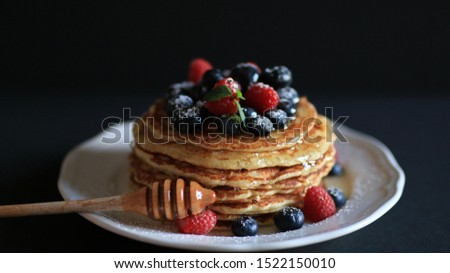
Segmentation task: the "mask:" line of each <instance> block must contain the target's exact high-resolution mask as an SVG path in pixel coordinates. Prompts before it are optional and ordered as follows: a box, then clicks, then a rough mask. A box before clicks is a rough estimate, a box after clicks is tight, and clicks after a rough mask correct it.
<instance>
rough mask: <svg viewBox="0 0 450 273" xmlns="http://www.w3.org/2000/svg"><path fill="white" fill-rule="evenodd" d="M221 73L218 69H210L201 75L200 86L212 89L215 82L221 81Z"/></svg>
mask: <svg viewBox="0 0 450 273" xmlns="http://www.w3.org/2000/svg"><path fill="white" fill-rule="evenodd" d="M223 78H224V76H223V73H222V70H220V69H210V70H208V71H206V72H205V74H203V78H202V82H201V84H202V85H203V86H205V87H206V88H207V89H208V90H209V89H212V88H213V87H214V85H215V84H216V82H218V81H220V80H221V79H223Z"/></svg>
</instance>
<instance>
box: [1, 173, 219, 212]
mask: <svg viewBox="0 0 450 273" xmlns="http://www.w3.org/2000/svg"><path fill="white" fill-rule="evenodd" d="M215 201H216V194H215V193H214V191H212V190H209V189H205V188H203V187H202V186H200V184H198V183H197V182H194V181H191V182H190V183H185V181H184V180H183V179H177V180H176V181H175V182H172V181H171V180H170V179H166V180H165V181H164V182H163V183H159V182H154V183H153V184H152V186H151V187H150V188H147V187H142V188H140V189H138V190H137V191H134V192H131V193H128V194H125V195H118V196H112V197H103V198H95V199H87V200H74V201H59V202H47V203H34V204H21V205H4V206H0V217H19V216H31V215H45V214H61V213H74V212H96V211H127V212H133V213H137V214H142V215H145V216H149V217H151V218H154V219H162V218H166V219H168V220H174V219H181V218H184V217H186V216H187V215H188V212H189V211H190V213H191V214H198V213H200V212H202V211H203V210H204V208H205V207H206V206H208V205H210V204H212V203H214V202H215Z"/></svg>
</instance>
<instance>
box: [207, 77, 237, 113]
mask: <svg viewBox="0 0 450 273" xmlns="http://www.w3.org/2000/svg"><path fill="white" fill-rule="evenodd" d="M224 86H226V87H225V88H223V87H224ZM239 92H240V91H239V84H238V83H237V82H236V81H234V80H233V79H232V78H225V79H222V80H220V81H218V82H217V83H216V84H215V85H214V87H213V89H212V90H211V91H210V92H209V93H207V95H206V96H205V99H206V103H205V108H206V110H208V111H209V112H211V113H213V114H216V115H234V114H236V113H237V112H238V106H237V104H238V101H239V97H240V96H239V95H238V93H239Z"/></svg>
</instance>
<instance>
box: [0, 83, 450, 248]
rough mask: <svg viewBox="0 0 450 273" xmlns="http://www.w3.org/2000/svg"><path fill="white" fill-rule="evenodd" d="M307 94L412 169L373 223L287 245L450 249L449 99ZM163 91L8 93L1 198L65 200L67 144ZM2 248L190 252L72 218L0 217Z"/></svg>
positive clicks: (139, 107)
mask: <svg viewBox="0 0 450 273" xmlns="http://www.w3.org/2000/svg"><path fill="white" fill-rule="evenodd" d="M10 91H11V90H10ZM306 93H307V94H308V96H309V98H310V99H311V100H312V101H313V102H314V103H315V105H316V106H317V108H318V110H319V112H323V111H324V109H325V107H327V106H332V107H334V115H335V117H336V116H339V115H347V116H350V118H349V119H348V121H347V122H346V123H345V124H346V125H347V126H349V127H352V128H354V129H357V130H359V131H362V132H365V133H367V134H370V135H372V136H374V137H376V138H378V139H379V140H381V141H382V142H383V143H385V144H386V145H387V146H388V147H389V148H390V149H391V151H392V152H393V154H394V155H395V157H396V159H397V160H398V162H399V164H400V166H401V167H402V168H403V170H404V171H405V174H406V186H405V189H404V192H403V195H402V197H401V199H400V201H399V202H398V203H397V204H396V205H395V206H394V207H393V208H392V209H391V210H390V211H389V212H387V213H386V214H385V215H384V216H382V217H381V218H380V219H378V220H377V221H375V222H374V223H372V224H370V225H369V226H367V227H365V228H363V229H361V230H358V231H356V232H353V233H351V234H349V235H346V236H343V237H340V238H337V239H334V240H330V241H326V242H322V243H318V244H314V245H310V246H305V247H299V248H293V249H286V250H283V251H287V252H449V251H450V232H449V230H450V229H449V228H450V217H448V211H450V201H449V192H450V183H449V181H448V177H449V176H448V172H449V171H448V170H447V168H448V164H449V159H448V152H449V137H450V135H449V126H448V122H447V121H446V119H447V118H449V117H450V107H449V106H450V99H449V97H448V95H445V94H444V95H442V96H441V95H437V93H434V95H432V96H427V95H426V92H423V93H421V92H412V95H408V93H409V92H408V90H404V91H402V92H396V93H395V94H397V95H389V92H384V93H381V94H382V95H380V96H375V95H368V96H364V95H355V94H352V95H338V94H339V93H335V94H330V92H322V91H317V90H315V91H314V90H310V91H308V92H306ZM373 93H374V92H372V94H373ZM361 94H363V92H361ZM402 94H404V95H402ZM414 94H415V95H414ZM156 96H157V95H155V94H152V93H150V92H148V91H145V90H143V91H136V90H134V92H129V91H126V90H123V91H121V90H114V92H110V91H109V90H104V91H103V92H96V93H90V92H89V90H79V91H72V92H62V91H52V92H41V91H39V90H33V91H30V90H27V91H20V90H19V91H18V90H12V91H11V92H8V94H7V95H4V97H3V98H2V100H1V107H0V111H1V116H2V117H3V120H4V127H3V131H2V134H1V138H2V141H1V142H0V145H1V153H0V158H1V160H0V162H1V163H2V165H1V168H0V170H1V180H0V204H14V203H30V202H43V201H57V200H61V196H60V194H59V192H58V190H57V187H56V183H57V180H58V175H59V171H60V167H61V163H62V160H63V158H64V156H65V155H66V154H67V153H68V152H69V150H70V149H71V148H73V147H74V146H75V145H77V144H78V143H80V142H82V141H84V140H86V139H88V138H90V137H91V136H93V135H95V134H97V133H98V132H99V131H100V130H101V127H100V124H101V121H102V120H103V118H105V117H107V116H111V115H113V116H121V114H122V108H123V107H130V108H131V110H132V114H134V115H139V114H140V113H142V112H143V111H144V110H145V109H146V108H147V106H148V105H149V104H150V103H152V102H153V101H154V99H155V98H156ZM0 251H1V252H173V251H176V252H179V251H182V250H178V249H171V248H164V247H160V246H155V245H150V244H146V243H142V242H138V241H134V240H131V239H127V238H124V237H121V236H119V235H116V234H113V233H111V232H108V231H106V230H104V229H102V228H100V227H98V226H96V225H94V224H92V223H90V222H88V221H87V220H85V219H84V218H82V217H81V216H79V215H77V214H71V215H53V216H37V217H27V218H10V219H0Z"/></svg>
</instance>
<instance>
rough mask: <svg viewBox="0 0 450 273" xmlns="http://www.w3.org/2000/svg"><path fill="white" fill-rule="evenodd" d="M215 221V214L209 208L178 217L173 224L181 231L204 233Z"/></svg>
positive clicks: (211, 227) (212, 226) (210, 228)
mask: <svg viewBox="0 0 450 273" xmlns="http://www.w3.org/2000/svg"><path fill="white" fill-rule="evenodd" d="M216 222H217V216H216V214H215V213H214V212H212V211H211V210H206V211H204V212H202V213H199V214H196V215H189V216H187V217H184V218H183V219H178V220H176V221H175V224H176V225H177V227H178V230H179V231H180V232H181V233H185V234H197V235H204V234H207V233H209V232H210V231H211V230H212V229H213V228H214V226H215V225H216Z"/></svg>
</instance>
